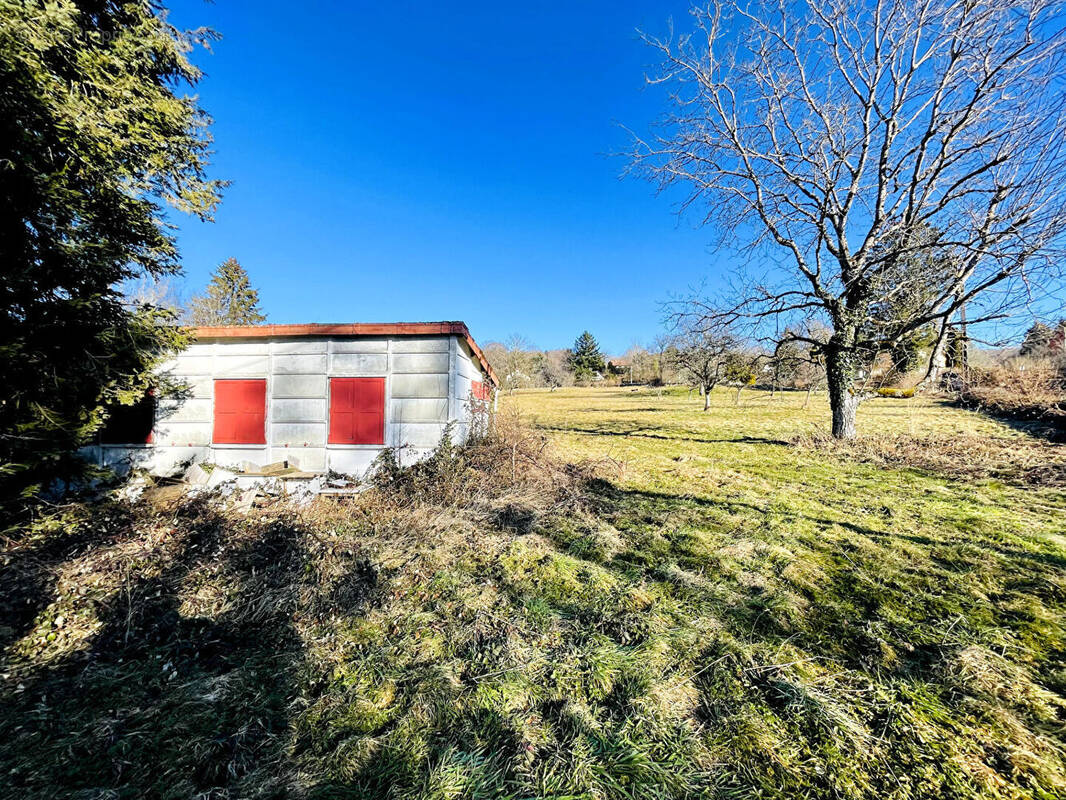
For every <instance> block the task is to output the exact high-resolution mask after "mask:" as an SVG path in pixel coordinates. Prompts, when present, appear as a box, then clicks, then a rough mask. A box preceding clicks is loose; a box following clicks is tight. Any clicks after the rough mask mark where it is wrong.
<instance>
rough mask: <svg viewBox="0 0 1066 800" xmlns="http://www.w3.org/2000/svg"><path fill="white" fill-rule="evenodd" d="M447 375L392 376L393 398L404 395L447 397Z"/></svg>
mask: <svg viewBox="0 0 1066 800" xmlns="http://www.w3.org/2000/svg"><path fill="white" fill-rule="evenodd" d="M447 396H448V376H447V375H439V374H429V375H419V374H417V373H411V374H408V375H393V376H392V397H393V399H397V398H404V397H441V398H444V397H447Z"/></svg>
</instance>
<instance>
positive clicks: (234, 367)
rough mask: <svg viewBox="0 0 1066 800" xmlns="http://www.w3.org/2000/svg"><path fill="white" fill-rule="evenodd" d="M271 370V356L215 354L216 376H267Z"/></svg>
mask: <svg viewBox="0 0 1066 800" xmlns="http://www.w3.org/2000/svg"><path fill="white" fill-rule="evenodd" d="M269 371H270V358H269V357H268V356H265V355H260V356H256V355H244V356H242V355H218V356H215V364H214V375H215V377H216V378H265V377H266V375H267V373H268V372H269Z"/></svg>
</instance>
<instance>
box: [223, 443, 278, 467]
mask: <svg viewBox="0 0 1066 800" xmlns="http://www.w3.org/2000/svg"><path fill="white" fill-rule="evenodd" d="M211 460H212V461H214V462H215V463H216V464H221V465H222V466H224V467H228V466H233V467H239V466H241V465H242V464H244V462H245V461H251V462H252V463H253V464H268V463H270V462H269V461H268V460H267V447H266V445H264V446H262V447H226V446H225V445H215V446H214V447H212V448H211Z"/></svg>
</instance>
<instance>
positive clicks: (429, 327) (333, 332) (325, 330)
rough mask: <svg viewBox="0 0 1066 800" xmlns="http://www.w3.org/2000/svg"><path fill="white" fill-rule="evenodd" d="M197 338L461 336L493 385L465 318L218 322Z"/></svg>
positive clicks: (495, 382)
mask: <svg viewBox="0 0 1066 800" xmlns="http://www.w3.org/2000/svg"><path fill="white" fill-rule="evenodd" d="M192 330H193V333H194V335H195V336H196V338H197V339H265V338H292V337H299V336H441V335H444V336H462V337H463V338H464V339H466V343H467V344H468V345H469V346H470V351H471V352H472V353H473V354H474V357H475V358H476V359H477V360H478V362H479V363H480V364H481V368H482V369H483V370H484V371H485V374H486V375H488V376H489V378H490V379H491V380H492V383H493V385H494V386H497V387H498V386H499V385H500V382H499V381H498V380H497V379H496V373H495V372H493V371H492V367H490V366H489V362H488V359H487V358H485V354H484V353H482V352H481V348H480V347H478V346H477V342H475V341H474V337H473V336H471V335H470V329H469V328H467V327H466V323H464V322H339V323H330V322H313V323H306V324H297V325H221V326H216V327H200V328H193V329H192Z"/></svg>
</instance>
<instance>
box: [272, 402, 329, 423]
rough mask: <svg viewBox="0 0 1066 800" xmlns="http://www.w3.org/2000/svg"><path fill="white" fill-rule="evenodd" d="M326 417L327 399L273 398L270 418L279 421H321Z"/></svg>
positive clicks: (274, 421) (275, 421)
mask: <svg viewBox="0 0 1066 800" xmlns="http://www.w3.org/2000/svg"><path fill="white" fill-rule="evenodd" d="M325 418H326V401H325V399H322V400H309V399H295V400H271V401H270V420H271V422H273V423H274V424H277V423H279V422H321V421H322V420H324V419H325Z"/></svg>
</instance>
